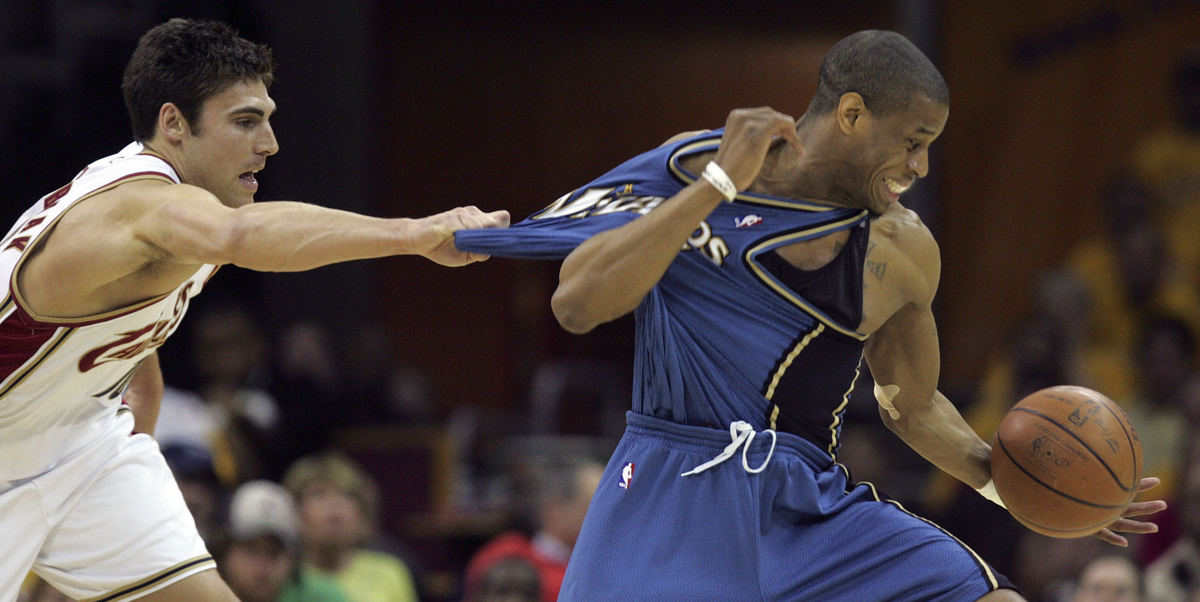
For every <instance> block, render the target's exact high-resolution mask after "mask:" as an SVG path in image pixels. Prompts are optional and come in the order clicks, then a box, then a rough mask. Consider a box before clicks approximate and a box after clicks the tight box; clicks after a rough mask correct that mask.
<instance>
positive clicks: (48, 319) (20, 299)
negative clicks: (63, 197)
mask: <svg viewBox="0 0 1200 602" xmlns="http://www.w3.org/2000/svg"><path fill="white" fill-rule="evenodd" d="M139 180H162V181H164V182H169V183H171V184H174V183H175V181H174V180H172V179H171V178H169V177H167V176H166V175H165V174H159V173H151V172H139V173H135V174H130V175H129V176H126V177H124V178H118V179H117V180H115V181H113V182H111V183H109V184H106V185H104V186H102V187H100V188H97V189H96V190H93V191H91V192H89V193H87V194H85V195H82V196H80V197H79V198H77V199H75V200H74V201H72V202H71V205H70V206H69V207H67V208H65V209H63V210H62V211H61V212H60V213H59V214H58V215H57V216H55V217H54V219H53V220H52V221H51V222H50V223H49V224H46V227H45V228H43V229H42V231H41V232H38V233H37V236H35V237H34V238H33V240H30V241H29V244H28V245H27V246H26V247H25V251H24V252H22V253H21V257H20V258H19V259H17V263H16V264H15V265H14V266H13V269H12V273H11V274H10V275H9V284H8V288H9V291H11V294H12V295H13V296H14V297H16V300H17V303H19V304H20V306H21V307H22V308H23V309H24V310H25V313H27V314H29V317H30V318H33V319H34V320H36V321H38V322H42V323H44V324H56V325H59V324H61V325H65V326H72V325H79V324H86V323H90V322H100V321H103V320H107V319H109V318H112V317H114V316H119V315H123V314H128V313H133V312H135V311H137V310H139V309H143V308H145V307H149V306H150V305H153V304H155V303H158V302H159V301H162V300H163V299H166V298H167V297H169V296H170V295H171V294H172V293H173V292H175V291H174V290H170V291H167V292H165V293H163V294H161V295H158V296H157V297H152V298H150V299H146V300H144V301H139V302H137V303H133V304H131V305H127V306H125V307H119V308H117V309H113V310H110V311H106V312H103V313H99V314H93V315H89V316H82V317H77V318H65V317H55V316H43V315H41V314H39V313H37V312H35V311H34V310H33V308H32V307H31V306H30V305H29V303H28V302H27V301H26V300H25V297H24V295H22V294H21V291H20V290H19V289H18V288H17V274H18V273H19V272H20V271H21V268H23V267H24V266H25V260H26V259H28V258H29V257H30V256H31V255H32V254H33V253H32V251H33V250H34V249H35V248H36V247H37V246H38V245H39V244H41V243H42V242H43V239H44V238H45V236H46V235H47V234H48V233H50V232H51V231H52V230H54V227H55V226H57V225H58V221H59V220H61V219H62V217H63V216H64V215H66V214H67V212H68V211H70V210H71V209H72V208H73V207H75V206H76V205H77V204H78V203H80V202H83V201H84V200H86V199H89V198H91V197H93V196H95V195H97V194H100V193H101V192H107V191H109V190H112V189H113V188H116V187H117V186H119V185H121V184H128V183H130V182H136V181H139Z"/></svg>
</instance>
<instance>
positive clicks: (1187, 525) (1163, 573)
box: [1143, 429, 1200, 602]
mask: <svg viewBox="0 0 1200 602" xmlns="http://www.w3.org/2000/svg"><path fill="white" fill-rule="evenodd" d="M1192 432H1193V433H1194V432H1195V430H1194V429H1192ZM1144 439H1145V437H1143V440H1144ZM1181 455H1182V456H1183V458H1184V465H1185V469H1184V471H1183V478H1182V479H1181V483H1180V486H1179V499H1180V501H1179V503H1178V504H1176V507H1177V508H1178V509H1179V513H1180V515H1181V520H1180V522H1181V523H1182V525H1183V532H1182V533H1181V534H1180V536H1179V539H1178V540H1176V541H1175V543H1174V544H1173V545H1171V547H1170V548H1168V549H1167V551H1166V552H1164V553H1163V554H1162V555H1161V556H1159V557H1158V559H1157V560H1155V561H1154V562H1152V563H1150V566H1148V567H1146V600H1147V602H1176V601H1191V600H1196V599H1197V597H1200V437H1197V435H1195V434H1193V435H1191V438H1190V439H1189V440H1188V442H1187V444H1186V445H1185V450H1184V452H1183V454H1181Z"/></svg>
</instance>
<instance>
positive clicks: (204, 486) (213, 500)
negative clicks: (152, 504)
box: [162, 443, 227, 543]
mask: <svg viewBox="0 0 1200 602" xmlns="http://www.w3.org/2000/svg"><path fill="white" fill-rule="evenodd" d="M162 454H163V458H165V459H166V461H167V466H169V467H170V468H171V474H172V475H174V476H175V483H176V484H178V485H179V491H180V493H182V494H183V501H184V502H186V503H187V507H188V510H189V511H190V512H191V513H192V519H193V520H195V521H196V530H197V531H199V532H200V538H201V539H203V540H204V542H205V543H212V542H213V541H215V540H216V538H217V535H218V533H220V531H221V530H222V528H223V526H224V512H223V511H222V510H223V508H224V506H225V501H226V495H227V491H226V489H225V488H224V487H222V486H221V483H220V481H219V480H218V479H217V473H216V472H215V471H214V470H213V462H212V455H211V454H210V453H208V450H207V449H205V448H203V447H200V446H198V445H193V444H190V443H171V444H167V445H163V446H162Z"/></svg>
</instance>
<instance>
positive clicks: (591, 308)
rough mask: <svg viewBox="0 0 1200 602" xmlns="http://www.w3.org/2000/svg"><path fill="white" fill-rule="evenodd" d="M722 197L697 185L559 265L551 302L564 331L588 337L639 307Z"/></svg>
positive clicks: (593, 240)
mask: <svg viewBox="0 0 1200 602" xmlns="http://www.w3.org/2000/svg"><path fill="white" fill-rule="evenodd" d="M721 202H722V197H721V194H720V193H719V192H717V190H716V188H714V187H713V186H712V185H711V184H709V183H707V182H705V181H703V180H699V181H697V182H696V183H693V184H691V185H689V186H688V187H687V188H684V189H683V190H682V191H680V192H679V194H677V195H675V196H674V197H671V198H670V199H668V200H667V201H665V202H664V203H663V204H662V205H660V206H658V207H657V208H655V209H654V210H653V211H651V212H650V213H648V214H646V215H645V216H642V217H640V218H638V219H636V220H633V221H632V222H630V223H628V224H626V225H624V226H621V227H620V228H615V229H613V230H608V231H606V232H601V233H600V234H597V235H596V236H593V237H592V238H590V239H588V240H587V241H586V242H584V243H583V244H582V245H580V246H579V247H578V248H576V249H575V250H574V251H572V252H571V254H570V255H568V256H567V258H566V259H565V260H564V261H563V265H562V269H561V271H560V272H559V286H558V289H557V290H556V291H555V292H554V297H553V298H552V299H551V307H552V309H553V310H554V315H555V316H556V317H557V318H558V321H559V323H560V324H562V326H563V327H564V328H566V329H567V330H568V331H571V332H576V333H582V332H587V331H589V330H591V329H593V328H595V327H596V326H597V325H599V324H602V323H604V322H608V321H611V320H614V319H616V318H619V317H621V316H623V315H625V314H627V313H629V312H631V311H633V309H634V308H636V307H637V304H638V303H640V302H641V300H642V298H643V297H645V296H646V293H648V292H650V289H652V288H654V285H655V284H657V283H658V281H659V279H661V278H662V276H663V274H664V273H666V271H667V268H668V267H669V266H670V265H671V262H672V261H673V260H674V259H675V256H676V255H677V254H678V253H679V251H680V249H681V248H682V247H683V245H684V244H686V242H687V239H688V237H690V236H691V235H692V234H693V232H695V230H696V228H697V227H698V226H699V225H700V222H701V221H703V220H704V219H705V218H706V217H708V214H709V213H711V212H712V210H713V209H714V208H715V207H716V206H717V205H718V204H720V203H721Z"/></svg>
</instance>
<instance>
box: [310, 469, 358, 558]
mask: <svg viewBox="0 0 1200 602" xmlns="http://www.w3.org/2000/svg"><path fill="white" fill-rule="evenodd" d="M300 522H301V524H302V531H303V537H304V540H305V542H307V543H309V544H311V545H317V546H332V547H338V548H352V547H355V546H357V545H359V543H360V542H362V541H363V540H364V539H365V538H366V536H367V534H368V529H369V528H368V523H367V517H366V514H365V513H364V511H363V507H362V504H360V503H359V501H358V500H357V499H356V498H354V496H352V495H350V494H349V493H348V492H346V491H345V490H343V489H341V488H340V487H338V486H337V485H335V484H333V483H328V482H315V483H312V484H310V485H309V486H307V487H306V488H305V489H304V492H303V493H302V494H301V496H300Z"/></svg>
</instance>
